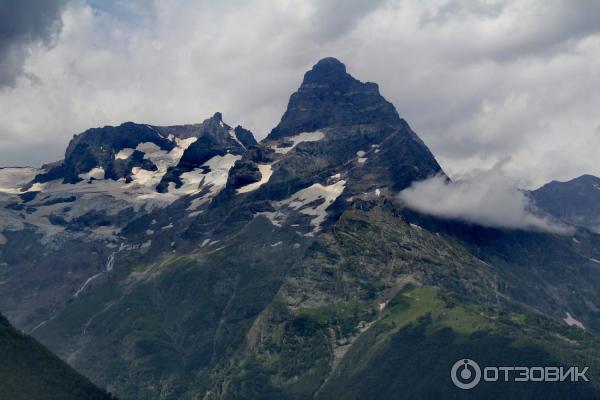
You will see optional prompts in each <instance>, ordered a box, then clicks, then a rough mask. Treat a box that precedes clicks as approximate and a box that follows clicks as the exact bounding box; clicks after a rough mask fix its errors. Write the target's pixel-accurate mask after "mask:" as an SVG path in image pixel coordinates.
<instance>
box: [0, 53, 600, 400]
mask: <svg viewBox="0 0 600 400" xmlns="http://www.w3.org/2000/svg"><path fill="white" fill-rule="evenodd" d="M209 115H210V114H209ZM225 120H226V118H224V117H223V116H222V115H221V114H220V113H215V114H214V115H213V116H212V117H211V118H208V119H206V120H204V121H203V122H202V123H199V124H193V125H182V126H167V127H159V126H152V125H145V124H136V123H133V122H127V123H124V124H122V125H120V126H117V127H103V128H94V129H89V130H87V131H85V132H83V133H81V134H79V135H76V136H75V137H74V138H73V139H72V140H71V142H70V143H69V145H68V147H67V150H66V153H65V157H64V160H61V161H57V162H54V163H51V164H48V165H46V166H44V167H42V168H41V169H35V168H4V169H0V312H2V313H3V314H4V315H6V316H7V317H8V319H9V320H10V321H11V322H12V323H13V324H14V325H15V326H16V327H17V328H19V329H21V330H23V331H24V332H26V333H28V334H30V335H32V336H34V337H35V338H36V339H37V340H39V341H40V342H41V343H42V344H44V345H45V346H47V347H48V348H49V349H50V350H52V351H53V352H55V353H56V354H57V355H58V356H60V357H61V358H62V359H63V360H64V361H66V362H68V363H69V364H70V365H71V366H72V367H73V368H74V369H76V370H77V371H78V372H79V373H81V374H83V375H84V376H86V377H88V378H89V379H90V380H91V381H92V382H94V383H95V384H96V385H98V386H99V387H102V388H106V389H107V390H108V391H110V392H111V393H114V394H116V395H117V396H118V397H119V398H120V399H206V400H209V399H290V400H291V399H394V398H404V397H406V398H422V399H427V398H432V399H433V398H442V397H443V398H462V396H463V395H464V394H465V392H464V391H461V390H460V389H458V388H457V387H456V386H455V385H454V384H453V383H452V381H451V379H450V370H451V368H452V365H453V364H454V363H455V362H456V360H459V359H464V358H471V359H474V360H477V361H478V362H479V363H480V365H500V366H507V365H532V366H535V365H553V366H554V365H556V366H565V367H567V366H580V367H584V366H587V367H589V370H588V373H587V377H588V378H589V382H583V383H581V382H570V381H569V382H560V383H558V382H555V383H553V384H547V383H546V384H544V383H535V382H530V383H528V384H527V385H519V383H518V382H499V383H497V384H495V385H492V384H482V385H479V386H478V387H477V388H476V389H473V390H472V391H470V392H469V393H472V394H473V396H475V397H478V398H490V399H493V398H496V399H504V398H507V397H508V398H529V397H537V398H557V399H558V398H565V397H567V396H568V397H570V398H574V397H581V398H598V397H599V396H600V386H599V383H598V382H600V362H599V360H600V341H599V340H598V334H600V314H599V313H598V310H600V296H599V295H598V293H600V235H598V233H597V230H595V229H594V227H595V225H593V226H592V225H589V224H586V223H583V222H582V221H591V220H593V218H596V219H597V218H600V211H598V210H597V208H594V204H595V203H594V199H595V197H594V196H595V195H596V194H597V193H599V192H596V191H594V190H596V189H597V188H596V183H597V178H591V177H590V178H587V177H586V178H582V179H581V181H579V180H578V181H576V182H574V183H572V184H569V185H568V187H566V189H565V188H563V184H558V183H550V184H549V185H547V186H545V187H544V188H541V189H539V190H537V191H534V192H532V193H529V194H528V195H530V196H531V197H532V198H533V199H534V200H535V203H536V207H537V210H536V212H538V213H540V215H543V216H545V217H546V218H559V219H561V220H562V222H563V223H565V224H570V225H572V230H569V232H568V233H561V234H557V233H549V232H544V231H540V230H536V231H529V230H518V229H498V228H489V227H483V226H479V225H476V224H472V223H466V222H463V221H460V220H453V219H443V218H437V217H433V216H429V215H425V214H421V213H418V212H416V211H414V210H411V209H409V208H407V207H406V206H405V205H404V204H403V203H402V202H401V201H400V200H398V196H397V194H398V192H399V191H401V190H403V189H406V188H407V187H409V186H411V184H413V183H414V182H417V181H422V180H424V179H427V178H429V177H432V176H443V177H445V175H444V172H443V171H442V169H441V167H440V165H439V164H438V163H437V161H436V160H435V158H434V156H433V155H432V154H431V152H430V151H429V149H428V148H427V146H426V145H425V144H424V143H423V141H422V140H421V139H420V138H419V137H418V136H417V134H416V133H415V132H413V130H412V129H411V128H410V126H409V124H408V123H407V122H406V121H405V120H404V119H402V118H401V117H400V116H399V114H398V112H397V111H396V109H395V108H394V106H393V105H392V104H391V103H390V102H388V101H386V100H385V99H384V98H383V97H382V96H381V94H380V93H379V88H378V86H377V84H375V83H369V82H367V83H363V82H361V81H359V80H357V79H355V78H354V77H352V76H351V75H350V74H349V73H348V72H347V70H346V67H345V66H344V64H343V63H341V62H340V61H338V60H336V59H334V58H325V59H323V60H320V61H319V62H317V63H316V64H315V65H314V66H313V67H312V69H310V70H309V71H308V72H306V74H305V75H304V79H303V81H302V84H301V86H300V88H299V89H298V90H297V91H296V92H295V93H293V94H292V95H291V97H290V99H289V103H288V107H287V110H286V111H285V113H284V115H283V117H282V118H281V121H280V122H279V124H277V126H276V127H275V128H273V130H272V131H271V132H270V133H269V134H268V135H267V136H266V137H265V138H264V139H263V140H261V141H259V142H257V141H256V140H255V139H254V137H253V135H252V133H251V132H250V131H248V130H247V129H245V128H243V127H241V126H237V127H235V128H233V127H232V125H228V124H227V123H226V122H224V121H225ZM446 179H447V178H446ZM564 185H567V184H564ZM574 187H575V188H577V190H575V189H573V188H574ZM573 198H576V199H577V200H576V201H577V207H576V208H577V210H576V211H575V210H571V209H570V208H569V207H567V206H566V205H567V204H570V203H572V202H574V201H575V200H571V199H573ZM587 199H591V200H587ZM596 203H597V202H596ZM0 386H1V385H0Z"/></svg>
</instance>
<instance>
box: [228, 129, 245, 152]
mask: <svg viewBox="0 0 600 400" xmlns="http://www.w3.org/2000/svg"><path fill="white" fill-rule="evenodd" d="M229 137H230V138H232V139H233V140H235V141H236V142H238V144H239V145H240V146H242V148H243V149H245V148H246V146H244V144H243V143H242V142H240V139H238V137H237V135H236V134H235V130H233V129H230V130H229Z"/></svg>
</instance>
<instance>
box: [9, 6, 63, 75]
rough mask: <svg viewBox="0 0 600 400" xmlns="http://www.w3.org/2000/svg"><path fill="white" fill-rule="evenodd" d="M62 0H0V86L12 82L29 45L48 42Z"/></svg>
mask: <svg viewBox="0 0 600 400" xmlns="http://www.w3.org/2000/svg"><path fill="white" fill-rule="evenodd" d="M65 3H66V0H0V86H5V85H12V84H14V82H15V78H16V77H17V75H18V74H19V73H20V72H21V69H22V66H23V61H24V59H25V57H26V56H27V54H28V48H27V46H29V45H30V44H32V43H34V42H40V43H43V44H45V45H48V44H50V43H51V42H52V39H53V37H54V35H55V34H56V33H57V32H58V31H59V30H60V26H61V23H60V13H61V11H62V9H63V7H64V5H65Z"/></svg>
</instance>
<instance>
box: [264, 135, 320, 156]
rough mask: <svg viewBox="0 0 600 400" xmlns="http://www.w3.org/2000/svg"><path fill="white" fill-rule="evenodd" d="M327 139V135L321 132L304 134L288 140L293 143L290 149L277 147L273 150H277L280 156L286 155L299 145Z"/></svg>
mask: <svg viewBox="0 0 600 400" xmlns="http://www.w3.org/2000/svg"><path fill="white" fill-rule="evenodd" d="M324 137H325V134H324V133H323V132H321V131H314V132H302V133H300V134H298V135H295V136H290V137H288V138H286V139H287V140H290V141H291V142H292V145H291V146H289V147H275V148H273V150H275V151H276V152H277V153H280V154H286V153H288V152H289V151H290V150H292V149H293V148H294V147H296V146H297V145H298V144H299V143H302V142H317V141H319V140H321V139H323V138H324Z"/></svg>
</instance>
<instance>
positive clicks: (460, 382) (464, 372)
mask: <svg viewBox="0 0 600 400" xmlns="http://www.w3.org/2000/svg"><path fill="white" fill-rule="evenodd" d="M450 377H451V378H452V382H453V383H454V385H456V387H458V388H460V389H473V388H474V387H475V386H477V384H478V383H479V381H480V380H481V368H479V364H477V363H476V362H475V361H473V360H470V359H468V358H465V359H462V360H458V361H457V362H455V363H454V365H453V366H452V370H451V371H450Z"/></svg>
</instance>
